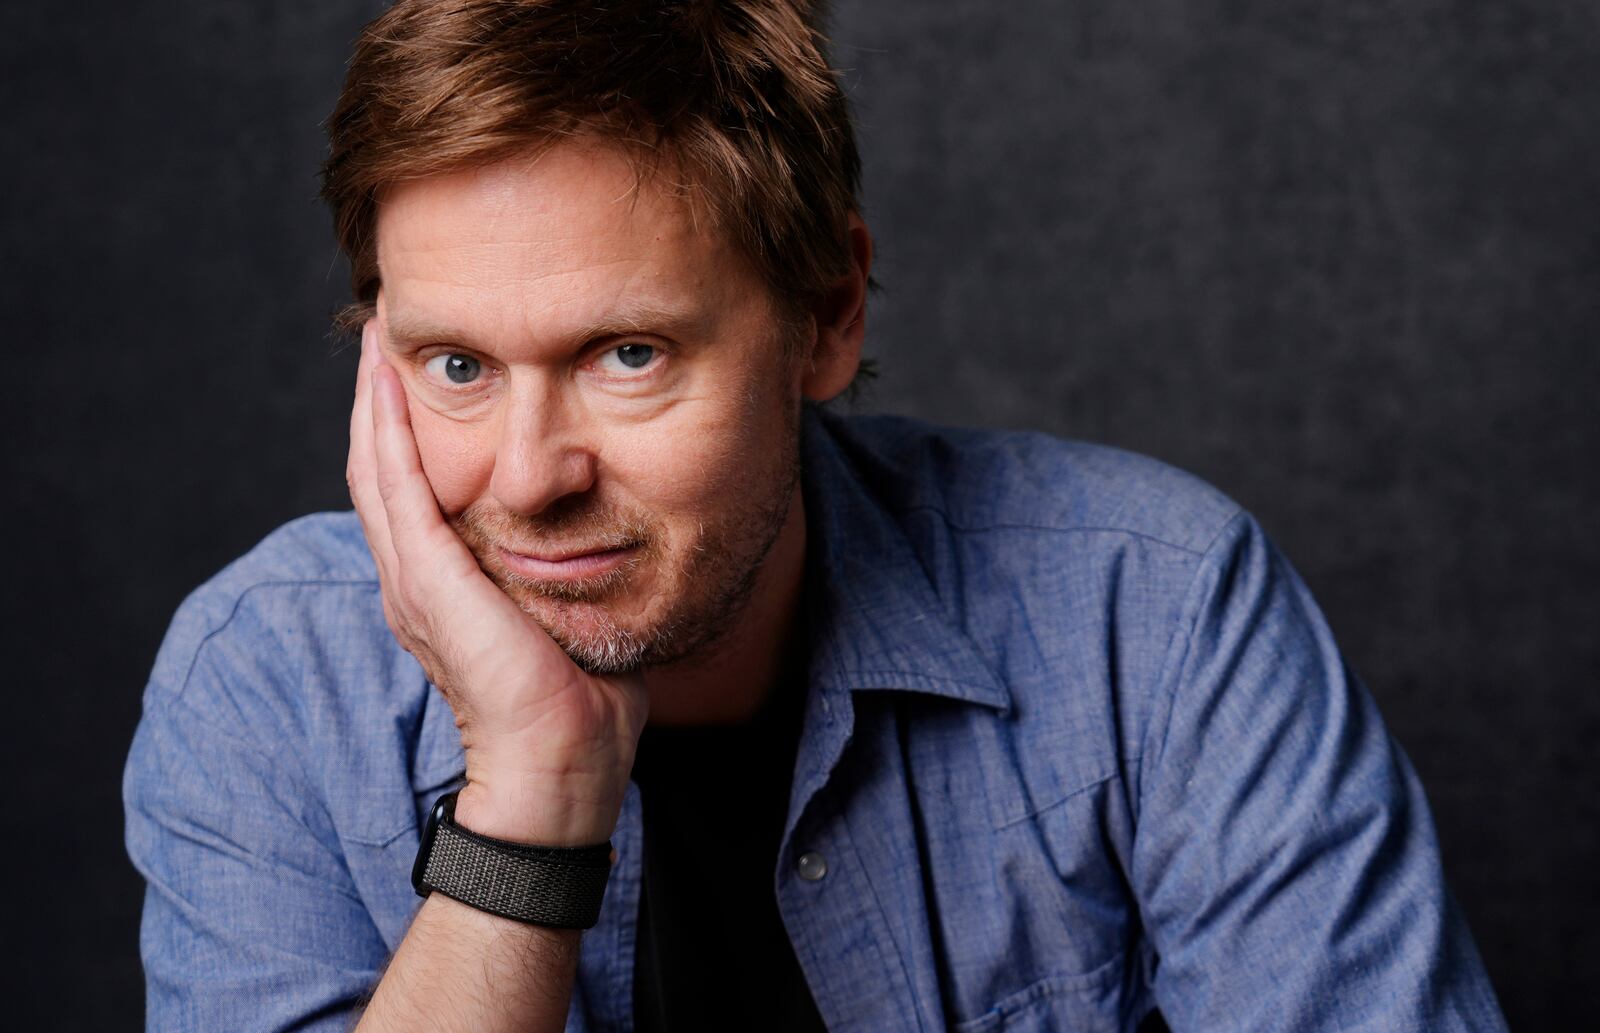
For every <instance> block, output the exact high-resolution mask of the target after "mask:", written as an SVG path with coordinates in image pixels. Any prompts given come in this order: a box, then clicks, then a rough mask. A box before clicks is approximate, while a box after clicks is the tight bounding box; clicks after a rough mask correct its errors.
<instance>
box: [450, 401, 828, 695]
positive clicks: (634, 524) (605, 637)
mask: <svg viewBox="0 0 1600 1033" xmlns="http://www.w3.org/2000/svg"><path fill="white" fill-rule="evenodd" d="M786 417H787V419H786V421H785V422H786V424H787V433H786V434H785V435H784V440H785V441H786V442H787V448H786V450H785V454H784V455H783V456H781V457H780V458H779V461H778V462H777V463H775V464H773V465H772V466H771V467H770V470H771V471H772V472H771V476H770V477H769V478H767V480H766V483H765V484H764V485H762V486H760V489H759V490H743V489H741V490H739V491H738V497H739V498H740V499H742V500H747V501H743V502H741V503H740V504H739V505H736V506H734V507H732V508H730V509H728V510H726V511H724V512H722V513H720V514H717V516H716V518H715V519H714V520H713V521H712V522H711V523H709V524H708V523H707V522H706V521H705V520H701V521H700V522H699V525H698V527H697V529H696V534H695V537H694V540H693V541H691V542H688V543H685V544H684V545H683V546H682V547H681V548H679V549H676V550H671V549H670V548H669V545H668V543H667V542H666V541H665V536H664V535H663V534H662V533H661V532H660V531H658V530H657V529H656V528H655V527H654V526H653V525H652V524H651V523H650V522H649V520H648V519H647V518H646V516H645V515H644V514H641V513H636V512H629V511H623V510H619V509H616V508H615V507H612V506H609V505H607V504H605V503H604V502H602V501H601V500H599V499H595V498H591V497H589V496H577V497H573V498H571V499H568V500H562V501H561V502H560V503H559V504H558V505H556V506H553V507H551V508H550V509H548V510H547V511H546V512H545V513H541V514H540V515H539V516H537V517H533V518H528V517H520V516H516V515H513V514H509V513H505V512H503V511H496V510H491V509H490V508H488V507H484V506H480V505H479V503H476V502H475V503H473V504H472V505H471V506H469V507H468V508H467V509H465V510H463V511H462V512H461V513H460V514H459V515H457V516H455V517H452V518H451V519H450V523H451V525H452V526H453V527H454V528H455V530H456V532H457V533H458V534H459V535H460V536H461V538H462V540H463V541H464V542H466V544H467V547H468V548H469V549H471V550H472V553H473V555H474V556H476V557H477V559H478V565H479V567H480V568H482V570H483V572H484V573H485V574H486V575H487V576H488V577H489V579H490V580H492V581H493V582H494V583H495V584H496V585H497V586H499V588H500V590H501V591H503V592H505V593H506V595H507V596H509V597H510V598H511V599H512V601H514V602H515V603H516V604H517V605H518V606H519V607H520V608H521V609H522V611H523V612H524V613H526V614H527V615H528V616H529V617H530V618H531V619H533V620H534V621H535V622H536V623H537V624H538V625H539V626H540V627H542V628H543V629H544V630H545V631H546V632H547V633H548V634H549V635H550V637H551V638H552V639H553V640H554V641H555V643H556V645H558V646H560V647H561V649H562V650H563V651H564V652H565V653H566V654H567V656H568V657H570V658H571V659H572V662H573V663H575V664H576V665H577V666H578V667H580V668H582V669H583V670H585V671H587V672H589V673H591V674H597V675H610V674H623V673H626V672H630V671H637V670H639V669H641V668H644V667H653V666H659V665H664V664H670V663H675V662H678V661H681V660H684V659H686V658H688V657H690V656H692V655H694V654H696V653H700V652H702V651H706V652H709V651H710V650H712V649H714V648H715V647H716V646H717V645H718V644H719V643H720V642H721V641H722V640H723V639H724V638H725V637H726V636H727V635H728V633H729V632H730V631H731V630H732V628H733V627H734V625H735V624H736V623H737V621H738V619H739V616H740V614H741V613H742V612H743V611H744V609H745V607H746V606H747V605H748V604H749V602H750V598H751V595H752V593H753V592H754V590H755V586H756V581H757V577H758V574H759V572H760V569H761V565H762V562H763V561H764V560H765V559H766V557H767V554H768V553H769V552H771V550H772V546H773V544H774V543H775V542H776V541H777V539H778V535H779V534H780V533H781V532H782V530H783V526H784V523H785V521H786V520H787V518H788V516H789V510H790V506H791V503H792V501H793V498H794V492H795V488H796V487H797V486H798V484H799V482H800V434H799V419H798V417H799V406H798V404H796V405H795V406H793V407H792V409H791V411H790V412H789V413H786ZM549 541H558V542H582V543H585V544H591V545H592V544H595V543H605V544H607V545H608V546H611V547H614V548H621V547H632V548H633V549H634V552H633V554H632V555H631V556H629V557H628V558H627V560H625V561H624V562H623V563H621V564H619V565H618V566H616V567H615V568H613V569H611V570H609V571H607V572H606V573H605V574H603V575H600V576H598V577H595V578H588V579H584V580H582V581H554V580H547V579H539V578H530V577H528V576H526V575H524V574H521V573H519V572H517V571H514V570H510V569H508V568H507V567H506V566H505V564H504V562H503V561H502V560H501V559H500V556H499V551H498V549H499V546H500V545H501V544H506V545H508V546H515V545H518V544H521V545H524V546H526V545H527V544H528V543H531V542H549ZM674 552H676V553H677V555H674V554H673V553H674ZM647 571H653V572H654V573H655V575H656V577H655V584H656V586H657V590H658V592H660V593H661V594H663V595H665V596H667V597H668V601H667V602H666V603H665V605H664V607H662V606H646V607H645V613H643V614H641V615H639V616H636V617H633V618H628V617H624V616H622V615H620V614H619V613H618V607H617V605H616V604H617V603H619V602H621V601H623V600H625V599H627V597H628V592H629V589H630V587H631V586H632V585H633V584H634V583H635V581H636V576H637V575H638V574H639V573H641V572H647ZM658 598H659V596H658ZM630 601H634V600H630ZM635 602H636V601H635ZM652 611H655V612H654V613H653V615H651V612H652Z"/></svg>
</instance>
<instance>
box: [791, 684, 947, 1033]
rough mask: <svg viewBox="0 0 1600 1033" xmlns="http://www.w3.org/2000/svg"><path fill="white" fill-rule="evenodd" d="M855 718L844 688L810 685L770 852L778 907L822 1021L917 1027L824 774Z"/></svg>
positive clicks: (878, 910)
mask: <svg viewBox="0 0 1600 1033" xmlns="http://www.w3.org/2000/svg"><path fill="white" fill-rule="evenodd" d="M854 720H855V715H854V708H853V706H852V705H851V701H850V695H849V693H848V692H843V693H833V692H828V691H813V692H812V694H811V699H810V701H809V703H808V707H807V715H806V721H805V728H804V732H803V734H802V737H801V742H800V749H799V757H798V760H797V763H796V767H795V772H796V778H797V782H796V785H795V788H794V791H793V793H792V794H791V800H790V824H789V827H788V828H787V829H786V831H785V834H784V838H783V844H782V847H781V848H780V850H779V853H778V868H777V872H776V878H775V886H776V891H777V898H778V911H779V913H780V915H781V916H782V917H783V924H784V927H785V929H786V930H787V931H788V934H789V939H790V941H791V942H792V943H793V944H794V949H795V957H796V958H797V959H798V961H799V962H800V967H801V970H802V971H804V973H805V976H806V982H807V984H808V985H809V986H810V988H811V992H812V997H813V999H814V1000H815V1001H816V1004H817V1010H818V1012H819V1013H820V1014H821V1015H822V1018H823V1021H824V1022H826V1023H827V1026H828V1029H829V1030H833V1031H836V1033H837V1031H841V1030H861V1031H869V1030H870V1031H874V1033H899V1031H907V1033H910V1031H915V1030H921V1029H922V1028H923V1026H922V1023H921V1022H920V1020H919V1018H918V1008H917V1004H916V1001H915V997H914V995H913V993H912V991H911V986H910V980H909V978H908V974H907V972H906V969H905V965H904V962H903V959H902V957H901V954H900V952H899V951H898V950H897V949H896V946H895V943H894V939H893V936H892V935H891V932H890V929H889V927H888V923H887V921H886V919H885V916H884V914H883V910H882V907H881V906H880V902H879V900H878V898H877V895H876V894H875V893H874V889H873V879H872V877H871V873H870V871H869V866H868V865H867V864H865V863H864V862H863V859H862V857H861V855H860V853H859V851H858V850H857V847H856V844H855V842H854V840H853V839H852V837H851V835H850V822H849V821H847V820H846V817H847V816H846V814H845V811H844V808H847V807H849V806H850V803H851V798H850V794H849V793H848V792H847V791H846V787H840V786H835V785H832V784H830V781H829V779H830V776H831V775H832V773H833V770H834V768H835V767H836V766H837V764H838V762H839V759H840V757H841V756H842V754H843V752H844V750H845V748H846V746H847V745H848V744H849V741H850V738H851V735H852V730H853V724H854ZM862 818H863V819H864V820H871V818H870V816H865V815H864V816H862Z"/></svg>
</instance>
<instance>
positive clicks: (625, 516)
mask: <svg viewBox="0 0 1600 1033" xmlns="http://www.w3.org/2000/svg"><path fill="white" fill-rule="evenodd" d="M382 200H383V203H382V205H381V211H380V215H379V219H378V262H379V269H380V271H381V275H382V282H383V287H382V290H381V291H380V293H379V297H378V331H379V340H380V342H381V344H382V346H383V348H384V354H385V355H386V356H387V358H388V360H389V362H390V363H391V364H392V365H393V366H394V367H395V368H396V369H397V370H398V371H399V373H400V376H401V379H402V381H403V382H404V383H405V385H406V391H407V395H408V399H409V405H410V412H411V424H412V428H413V431H414V433H415V435H416V440H417V447H418V450H419V452H420V454H421V458H422V465H423V469H424V470H425V472H426V473H427V476H428V479H429V481H430V482H431V483H432V486H433V490H434V494H435V495H436V496H437V498H438V500H439V506H440V509H441V511H442V512H443V513H444V515H445V517H446V519H447V520H448V521H449V522H450V523H451V525H452V526H453V527H454V528H455V529H456V531H457V532H458V533H459V534H460V535H461V537H462V539H463V540H464V541H465V542H466V543H467V546H468V547H469V548H470V549H471V550H472V551H473V553H474V554H475V555H476V556H477V558H478V562H479V564H480V566H481V567H482V568H483V570H484V572H485V573H486V574H488V576H489V577H490V578H491V579H493V580H494V582H495V583H496V584H497V585H499V586H500V588H501V589H502V590H504V591H505V592H506V593H507V594H508V595H509V596H510V597H511V598H513V599H514V600H516V602H517V603H518V604H519V605H520V606H521V607H522V609H523V610H524V611H525V612H526V613H528V614H529V615H530V616H531V617H533V618H534V619H535V620H536V621H538V622H539V624H540V625H541V626H543V627H544V628H545V629H546V630H547V631H548V632H549V633H550V634H551V636H552V637H553V638H554V639H555V640H556V642H557V643H559V644H560V645H561V646H562V648H563V649H565V650H566V651H567V653H568V655H569V656H571V657H572V658H573V659H574V660H575V661H576V662H577V663H578V664H579V665H580V666H582V667H585V668H586V669H589V670H591V671H596V672H615V671H621V670H628V669H632V668H635V667H638V666H640V665H643V664H659V663H665V662H668V661H671V660H676V659H681V658H683V657H685V656H687V655H690V654H692V653H693V652H694V651H695V650H697V649H700V648H702V647H703V646H705V645H706V644H707V643H708V642H711V641H713V640H715V639H716V638H717V637H718V636H719V635H721V634H722V633H723V632H725V631H726V630H727V629H728V628H729V627H730V626H731V624H732V622H733V620H734V618H735V617H736V616H737V613H738V611H739V610H740V608H741V607H742V606H743V604H744V603H745V601H746V600H747V599H748V596H749V592H750V590H751V586H752V584H753V581H754V576H755V572H756V570H757V568H758V567H759V565H760V563H761V561H762V559H763V557H765V556H766V554H767V553H768V550H769V548H770V546H771V544H772V542H773V541H774V540H775V538H776V537H777V535H778V532H779V531H780V530H781V529H782V528H783V526H784V524H785V522H786V521H788V520H790V519H791V518H792V517H794V516H795V515H796V514H798V512H799V503H798V498H799V496H798V476H799V457H798V419H799V400H800V374H799V366H798V364H796V363H794V362H789V361H786V360H785V357H784V355H785V348H784V342H785V334H789V335H794V334H796V330H795V328H793V327H786V325H785V324H783V323H782V322H781V321H780V320H779V318H778V314H777V311H776V307H775V306H774V304H773V302H772V300H771V297H770V293H769V291H768V290H767V289H766V288H765V286H764V284H763V283H762V282H761V280H760V279H759V278H758V277H757V275H756V274H755V272H754V271H753V270H752V269H750V268H749V267H748V264H747V263H746V262H745V261H743V259H742V258H741V257H740V256H739V255H738V254H737V253H736V252H735V251H734V249H733V248H732V247H731V246H730V245H728V244H727V243H726V242H725V241H723V240H722V239H720V237H719V236H718V235H716V234H715V233H714V232H712V231H711V229H710V227H708V226H707V225H706V224H705V222H704V220H703V219H702V220H701V221H700V223H699V225H697V224H696V220H695V218H694V215H693V213H691V211H690V210H689V208H688V207H687V205H686V204H685V203H684V202H682V201H681V200H678V199H675V198H673V197H670V196H668V195H665V194H664V193H663V192H662V191H660V190H659V189H657V188H656V187H655V185H654V181H649V180H647V181H645V182H644V183H643V184H640V183H638V182H637V180H636V177H635V175H634V172H633V169H632V168H631V167H630V165H629V164H628V162H627V160H626V159H625V158H624V157H623V156H622V155H621V154H620V153H618V152H616V151H614V150H612V149H610V148H607V147H604V146H600V145H596V144H592V143H588V142H564V143H560V144H557V145H555V146H553V147H551V148H549V149H547V150H545V151H543V152H542V154H540V155H538V157H537V159H536V160H530V159H529V158H527V157H520V158H518V159H516V160H513V161H508V162H504V163H501V164H497V165H493V166H489V167H485V168H479V169H473V170H470V171H466V172H461V173H456V174H451V175H448V176H439V177H434V178H430V179H424V180H420V181H414V182H411V183H408V184H404V185H402V186H400V187H397V188H395V189H393V190H391V191H389V192H388V193H387V194H386V195H385V196H384V198H383V199H382ZM797 347H799V348H800V349H802V350H803V347H804V345H803V343H797Z"/></svg>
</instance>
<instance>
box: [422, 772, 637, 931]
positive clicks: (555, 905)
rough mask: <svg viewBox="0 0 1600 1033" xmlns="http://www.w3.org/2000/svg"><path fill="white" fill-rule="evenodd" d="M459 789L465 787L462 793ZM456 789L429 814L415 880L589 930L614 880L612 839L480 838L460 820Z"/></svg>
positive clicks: (520, 915) (489, 905) (502, 909)
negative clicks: (538, 841) (563, 842)
mask: <svg viewBox="0 0 1600 1033" xmlns="http://www.w3.org/2000/svg"><path fill="white" fill-rule="evenodd" d="M458 791H459V790H458ZM455 812H456V793H453V792H452V793H446V794H444V795H443V796H441V797H439V799H438V800H437V801H435V803H434V805H433V809H432V810H431V811H429V812H428V823H427V825H426V826H425V827H424V828H423V830H422V846H421V848H420V849H419V850H418V851H417V862H416V864H415V865H414V866H413V867H412V869H411V885H412V886H413V887H415V888H416V891H417V893H418V894H419V895H421V896H424V897H426V896H427V895H428V894H429V892H431V891H433V890H438V891H439V892H440V893H443V894H444V895H445V896H447V897H452V898H454V899H456V900H459V901H461V902H462V903H463V904H470V905H471V906H473V907H475V908H477V909H478V910H480V911H487V912H489V913H490V914H494V915H499V916H501V917H502V918H514V919H516V920H517V921H519V922H530V923H533V924H534V925H545V926H552V927H554V928H559V929H589V928H591V927H593V926H594V924H595V922H597V921H599V919H600V902H601V900H602V899H604V897H605V892H606V880H607V879H609V878H610V877H611V844H610V843H599V844H596V845H594V846H585V847H542V846H528V845H527V844H525V843H511V842H507V841H506V840H503V839H493V838H491V837H489V836H481V835H479V834H478V833H476V832H472V831H469V830H467V829H464V828H462V827H461V826H459V825H457V824H456V823H455Z"/></svg>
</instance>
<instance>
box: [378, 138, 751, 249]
mask: <svg viewBox="0 0 1600 1033" xmlns="http://www.w3.org/2000/svg"><path fill="white" fill-rule="evenodd" d="M706 223H707V221H706V220H705V219H704V218H703V217H702V215H701V213H700V212H699V211H698V206H695V205H693V204H691V203H690V201H689V199H688V195H686V194H685V193H684V192H683V191H682V190H678V189H669V183H668V177H667V176H665V175H644V174H642V173H641V171H640V169H639V167H638V166H637V164H636V163H635V162H633V161H631V160H629V159H628V157H627V156H626V155H625V154H624V153H623V152H621V151H620V150H619V149H617V148H615V147H609V146H604V145H599V144H591V143H565V144H557V145H551V146H547V147H544V148H542V149H540V150H538V151H534V152H531V153H528V154H517V155H514V156H512V157H510V158H505V159H502V160H500V161H497V162H494V163H492V164H488V165H481V166H474V167H470V168H466V169H459V170H456V171H453V172H448V173H442V174H440V175H437V176H430V177H426V178H422V179H416V180H409V181H406V182H404V183H400V184H396V185H394V186H391V187H390V188H388V189H387V190H385V191H384V192H383V194H382V195H381V196H380V198H379V207H378V219H377V225H376V229H377V237H378V240H377V243H378V254H379V261H380V263H382V262H383V261H384V260H385V259H389V260H391V261H392V260H394V259H395V258H396V257H397V256H399V255H400V254H402V253H419V252H435V251H444V250H451V249H459V248H463V247H482V248H497V247H505V248H518V247H529V246H535V247H539V248H542V249H544V250H545V251H547V252H549V253H551V254H552V255H553V256H557V257H559V256H560V255H561V254H563V253H565V252H573V251H577V252H600V253H603V252H604V251H605V250H607V249H608V248H610V249H613V250H616V251H618V252H619V253H621V254H628V253H636V252H639V251H641V250H642V249H643V248H644V247H647V246H648V245H651V244H658V245H664V246H670V247H673V248H675V249H679V250H681V251H684V252H704V253H707V254H713V255H714V254H717V253H719V252H722V251H724V250H726V247H725V244H726V242H725V241H724V240H723V239H722V236H721V235H720V234H718V233H715V232H712V230H711V227H710V226H708V225H707V224H706ZM593 257H599V255H598V254H597V255H595V256H593ZM685 257H695V256H694V255H690V254H686V255H685Z"/></svg>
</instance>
